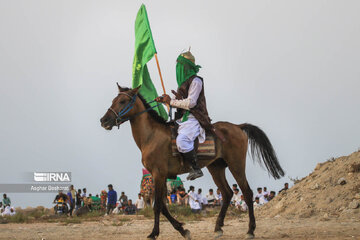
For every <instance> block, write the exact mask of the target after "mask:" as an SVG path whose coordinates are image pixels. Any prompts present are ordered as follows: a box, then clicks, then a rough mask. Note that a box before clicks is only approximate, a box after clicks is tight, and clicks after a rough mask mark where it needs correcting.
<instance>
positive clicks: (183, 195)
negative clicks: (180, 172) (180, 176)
mask: <svg viewBox="0 0 360 240" xmlns="http://www.w3.org/2000/svg"><path fill="white" fill-rule="evenodd" d="M188 197H189V196H188V194H187V193H186V192H185V188H183V187H181V188H180V191H179V194H178V202H179V204H180V205H187V204H188V202H187V200H188Z"/></svg>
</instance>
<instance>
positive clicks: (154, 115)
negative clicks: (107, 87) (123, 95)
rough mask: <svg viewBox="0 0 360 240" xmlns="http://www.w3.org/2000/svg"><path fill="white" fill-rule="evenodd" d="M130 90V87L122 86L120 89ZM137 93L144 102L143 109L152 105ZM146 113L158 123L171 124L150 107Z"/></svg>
mask: <svg viewBox="0 0 360 240" xmlns="http://www.w3.org/2000/svg"><path fill="white" fill-rule="evenodd" d="M130 90H131V89H130V88H123V89H122V91H124V92H125V91H130ZM137 95H138V97H139V99H140V100H141V101H142V103H143V104H144V106H145V109H148V108H150V107H152V106H150V104H148V103H147V102H146V100H145V98H144V97H143V96H142V95H141V94H140V93H138V94H137ZM147 113H148V114H149V115H150V117H151V118H152V119H154V120H155V121H156V122H158V123H161V124H163V125H166V126H168V125H170V124H171V123H170V122H167V121H166V120H165V119H164V118H162V117H161V116H159V114H158V113H157V112H156V111H155V110H154V109H150V110H149V111H148V112H147Z"/></svg>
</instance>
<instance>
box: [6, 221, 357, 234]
mask: <svg viewBox="0 0 360 240" xmlns="http://www.w3.org/2000/svg"><path fill="white" fill-rule="evenodd" d="M214 222H215V218H209V219H206V220H203V221H197V222H188V223H186V225H185V227H186V228H187V229H189V230H190V231H191V235H192V239H195V240H197V239H214V238H215V235H214V233H213V228H214ZM247 224H248V222H247V219H245V218H244V219H240V220H239V219H229V220H227V221H225V226H224V227H223V230H224V235H223V236H222V237H221V238H219V239H244V236H245V233H246V230H247ZM152 226H153V221H152V220H147V219H140V220H139V219H136V220H130V221H126V222H124V221H121V220H120V219H116V218H115V219H114V218H108V219H103V220H101V221H100V222H82V223H81V224H68V225H64V223H31V224H13V223H11V224H10V223H9V224H0V239H46V240H50V239H61V240H64V239H76V240H80V239H86V240H89V239H146V236H147V235H148V234H149V233H150V232H151V230H152ZM255 235H256V237H255V239H327V240H328V239H360V217H359V218H352V219H347V220H340V219H329V220H327V221H320V220H317V219H315V218H307V219H285V218H281V217H278V218H267V219H258V220H257V229H256V231H255ZM158 239H160V240H161V239H171V240H176V239H183V238H182V237H181V236H180V234H179V233H178V232H176V231H175V230H174V229H173V228H172V226H171V225H170V224H169V223H168V222H167V221H162V222H161V224H160V237H159V238H158Z"/></svg>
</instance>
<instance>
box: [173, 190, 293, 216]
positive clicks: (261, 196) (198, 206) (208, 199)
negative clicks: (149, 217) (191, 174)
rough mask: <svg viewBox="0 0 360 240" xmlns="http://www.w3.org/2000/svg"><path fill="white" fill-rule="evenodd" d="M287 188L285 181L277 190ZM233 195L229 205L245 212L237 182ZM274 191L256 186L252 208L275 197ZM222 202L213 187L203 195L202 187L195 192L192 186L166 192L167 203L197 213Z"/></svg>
mask: <svg viewBox="0 0 360 240" xmlns="http://www.w3.org/2000/svg"><path fill="white" fill-rule="evenodd" d="M288 188H289V184H288V183H285V185H284V188H283V189H281V190H280V191H279V193H280V192H282V191H286V190H287V189H288ZM232 190H233V196H232V198H231V201H230V204H231V206H233V207H235V208H237V209H239V210H240V211H243V212H246V211H247V210H248V206H247V204H246V202H245V197H244V195H243V194H241V193H240V190H239V189H238V186H237V184H233V186H232ZM275 195H276V193H275V191H268V190H267V187H263V188H261V187H258V188H257V193H256V194H254V195H253V199H252V201H253V205H254V208H258V207H260V206H262V205H264V204H266V203H267V202H269V201H271V200H272V199H273V198H274V197H275ZM222 203H223V198H222V195H221V192H220V190H219V189H217V190H216V193H214V190H213V189H209V192H208V194H206V195H205V196H203V195H202V189H201V188H198V189H197V192H196V191H195V187H194V186H190V188H189V190H188V191H187V192H186V191H185V189H184V187H182V186H181V187H178V188H176V189H172V190H171V191H170V193H169V194H168V204H177V205H189V206H190V208H191V210H192V212H194V213H199V212H200V211H201V210H202V209H206V208H208V207H215V206H221V205H222Z"/></svg>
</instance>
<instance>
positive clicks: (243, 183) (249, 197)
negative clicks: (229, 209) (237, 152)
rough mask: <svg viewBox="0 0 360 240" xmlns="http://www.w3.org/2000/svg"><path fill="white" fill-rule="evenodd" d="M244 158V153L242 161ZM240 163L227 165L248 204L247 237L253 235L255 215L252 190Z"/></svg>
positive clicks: (243, 167)
mask: <svg viewBox="0 0 360 240" xmlns="http://www.w3.org/2000/svg"><path fill="white" fill-rule="evenodd" d="M245 159H246V155H245V156H244V160H243V161H244V162H245ZM241 165H242V164H241V163H240V162H238V163H237V164H236V162H235V164H234V163H232V164H230V165H229V169H230V172H231V173H232V175H233V176H234V178H235V180H236V182H237V183H238V185H239V187H240V189H241V191H242V193H243V195H244V198H245V202H246V205H247V206H248V211H249V220H250V221H249V230H248V232H247V237H248V238H253V237H254V230H255V228H256V223H255V216H254V206H253V192H252V190H251V188H250V186H249V184H248V182H247V180H246V175H245V164H243V166H241Z"/></svg>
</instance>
